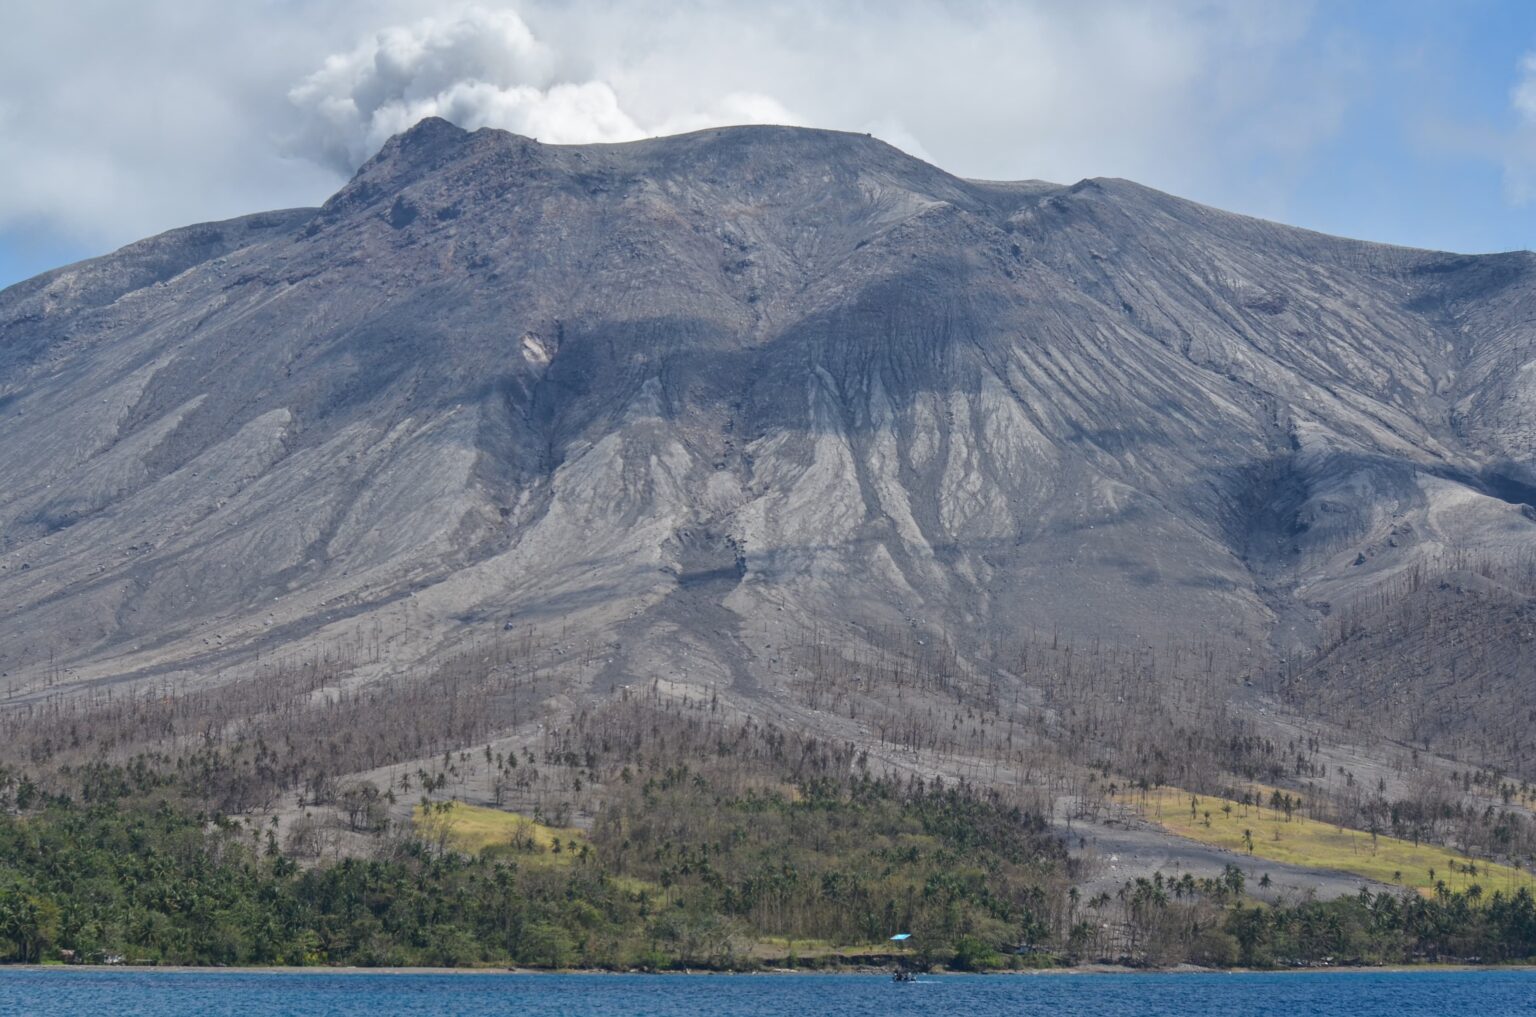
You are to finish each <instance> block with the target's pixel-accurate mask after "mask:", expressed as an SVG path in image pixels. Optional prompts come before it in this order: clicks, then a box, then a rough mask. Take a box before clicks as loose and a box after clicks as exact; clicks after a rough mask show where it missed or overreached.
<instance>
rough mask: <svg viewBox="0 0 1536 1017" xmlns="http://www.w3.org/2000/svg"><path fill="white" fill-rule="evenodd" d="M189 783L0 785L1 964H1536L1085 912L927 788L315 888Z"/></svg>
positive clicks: (1165, 916)
mask: <svg viewBox="0 0 1536 1017" xmlns="http://www.w3.org/2000/svg"><path fill="white" fill-rule="evenodd" d="M183 772H185V771H183ZM184 779H185V778H184V777H183V776H178V775H177V773H176V772H175V771H173V770H166V769H162V768H157V767H155V766H151V765H148V764H146V763H144V762H142V761H140V762H138V763H135V764H132V765H128V766H107V765H93V766H89V767H84V768H79V769H76V770H73V771H69V772H68V773H67V774H64V775H62V776H61V778H60V780H59V781H58V786H56V787H43V786H39V785H37V784H34V783H33V782H32V781H30V780H26V779H24V778H22V777H20V776H19V775H18V774H16V773H14V772H8V773H4V774H0V788H3V793H0V805H3V809H0V813H3V814H0V958H4V959H8V960H11V961H32V962H37V961H48V960H54V959H58V958H60V957H62V956H65V953H64V951H71V952H73V954H74V955H75V956H77V957H79V958H81V959H87V960H92V959H94V960H99V959H103V958H106V957H109V956H121V957H123V958H124V959H126V960H127V961H129V962H153V963H183V964H358V965H405V964H430V965H452V966H459V965H487V964H496V965H505V964H519V965H530V966H540V967H608V968H642V969H664V968H671V967H681V966H688V967H716V968H750V967H755V966H760V965H762V964H763V963H767V962H771V963H785V962H793V961H795V960H796V959H798V960H800V962H802V963H809V962H823V963H824V962H832V961H835V960H836V959H839V958H841V959H843V960H847V959H849V958H855V957H857V956H858V954H859V949H858V947H859V946H860V945H864V948H865V949H868V946H867V945H868V944H878V943H881V942H883V941H884V940H885V938H886V937H887V936H888V935H889V934H891V933H892V932H894V931H910V932H912V933H913V934H914V942H915V943H916V944H917V947H916V949H915V952H914V954H913V957H912V959H913V960H914V961H915V962H917V963H921V964H943V965H948V966H950V967H953V968H957V969H971V970H976V969H989V968H1002V967H1017V966H1021V965H1023V964H1026V963H1027V964H1031V965H1040V964H1056V963H1069V962H1074V961H1087V960H1098V959H1110V960H1122V961H1129V962H1131V963H1146V964H1165V963H1173V962H1177V961H1183V960H1191V961H1195V962H1200V963H1206V964H1214V965H1237V964H1242V965H1251V966H1269V965H1290V964H1303V963H1350V962H1360V963H1381V962H1403V961H1413V960H1434V959H1439V960H1445V959H1464V960H1473V959H1476V960H1481V961H1484V962H1498V961H1511V960H1522V959H1528V958H1531V957H1532V956H1533V955H1536V904H1533V901H1532V898H1531V896H1530V895H1529V894H1528V893H1527V892H1526V891H1525V890H1520V891H1519V892H1518V893H1516V894H1514V895H1512V896H1510V895H1505V894H1502V893H1492V894H1488V895H1486V896H1485V895H1484V894H1482V893H1481V892H1479V891H1478V890H1477V888H1476V887H1470V888H1468V889H1466V890H1465V891H1464V892H1459V893H1454V892H1442V893H1440V894H1439V895H1438V896H1435V897H1432V898H1421V897H1418V896H1415V895H1404V896H1395V895H1392V894H1388V893H1381V894H1370V893H1367V892H1364V891H1362V892H1361V894H1360V895H1358V896H1353V897H1345V898H1342V899H1339V900H1336V901H1330V902H1307V903H1302V904H1299V905H1296V906H1290V907H1271V906H1265V905H1259V904H1256V903H1254V902H1252V901H1249V900H1248V899H1247V898H1246V897H1245V896H1244V893H1243V890H1244V877H1243V875H1242V873H1241V872H1239V871H1237V870H1236V869H1229V870H1228V871H1227V873H1226V874H1225V875H1224V876H1223V877H1220V878H1215V879H1205V880H1196V879H1192V878H1190V877H1185V878H1183V879H1181V880H1178V881H1172V880H1164V879H1162V878H1160V877H1158V878H1154V879H1151V880H1138V881H1135V882H1133V883H1129V884H1126V885H1125V886H1123V887H1121V888H1120V890H1119V891H1118V892H1117V893H1115V894H1109V893H1101V894H1099V895H1097V896H1095V897H1093V898H1092V899H1083V898H1082V897H1080V895H1079V894H1078V893H1077V892H1076V891H1075V890H1073V889H1072V884H1073V877H1074V871H1073V867H1074V863H1073V862H1072V861H1071V860H1070V859H1069V858H1068V856H1067V854H1066V852H1065V850H1064V849H1063V847H1062V845H1061V844H1060V842H1059V841H1058V840H1057V839H1056V838H1055V837H1053V836H1052V835H1051V834H1050V833H1049V831H1048V828H1047V825H1046V824H1045V823H1044V821H1043V820H1042V819H1041V818H1040V817H1038V816H1034V815H1030V814H1029V813H1027V812H1025V811H1023V810H1021V809H1020V808H1019V807H1018V806H1017V805H1015V804H1010V803H1009V802H1008V801H1006V800H1005V799H1003V798H1001V797H999V796H998V795H997V794H995V793H991V792H982V791H978V790H976V789H973V788H969V787H965V786H944V785H943V784H941V783H938V782H931V783H925V782H923V781H921V780H916V779H914V780H911V781H908V782H900V781H895V780H890V779H877V778H869V777H862V776H861V777H853V778H850V779H847V780H842V781H834V780H827V779H818V780H812V781H807V782H805V783H803V784H800V785H778V786H765V787H764V788H762V789H760V790H759V789H754V790H749V791H747V792H745V793H741V792H731V793H725V792H723V791H720V790H717V789H716V788H715V787H714V786H712V784H711V782H710V781H709V779H707V777H705V776H704V775H702V774H699V773H692V772H690V771H689V770H688V769H687V768H685V767H677V768H674V769H670V770H663V771H661V772H658V773H655V774H650V775H637V776H636V777H635V779H634V780H633V781H631V782H629V783H626V784H625V787H624V791H623V792H622V793H619V794H616V795H615V796H614V799H613V801H612V802H611V803H610V804H609V805H608V806H606V807H605V808H604V810H603V811H602V813H601V814H600V815H599V816H598V817H597V820H596V822H595V823H594V825H593V827H592V830H591V831H590V834H589V835H588V836H587V837H586V838H584V839H583V840H582V842H581V843H580V844H577V843H576V842H574V841H573V842H571V843H569V844H566V845H561V844H560V843H559V842H558V841H557V842H555V844H553V845H547V844H544V845H540V844H535V843H533V842H531V841H530V842H529V843H526V844H515V843H514V844H505V845H498V846H496V847H493V848H488V849H486V850H483V851H481V852H480V853H479V854H478V855H477V856H475V857H468V856H464V855H462V854H460V853H456V852H455V851H453V850H445V849H444V847H443V845H442V844H441V843H439V844H435V845H434V844H433V843H431V842H430V838H423V837H421V836H419V835H418V834H417V833H416V832H409V831H398V830H397V831H395V832H394V833H393V834H389V835H381V836H379V837H378V838H377V841H376V843H375V845H374V850H373V851H372V852H371V855H370V856H369V857H356V858H345V859H341V860H338V861H333V862H330V863H324V864H308V863H301V862H300V861H297V860H295V859H294V858H293V857H291V856H290V855H289V854H288V853H286V851H285V850H284V848H283V846H282V845H281V843H280V841H279V839H278V837H277V836H276V835H275V834H274V833H273V831H272V830H271V828H270V827H266V826H263V825H262V824H260V823H252V822H248V821H245V820H240V819H235V818H232V817H228V816H221V815H217V814H210V813H208V812H206V811H204V810H203V809H201V808H199V807H198V806H197V805H196V804H195V801H194V800H193V799H191V798H188V797H187V796H186V795H185V791H184V788H183V781H184ZM557 854H558V855H560V856H561V857H558V858H556V857H555V855H557ZM797 943H798V944H799V945H798V947H797ZM817 944H819V945H820V946H821V947H822V949H821V951H820V952H819V953H818V952H817V951H815V950H811V949H809V948H810V947H812V946H813V945H817ZM797 951H803V955H802V953H800V952H797Z"/></svg>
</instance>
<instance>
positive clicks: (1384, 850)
mask: <svg viewBox="0 0 1536 1017" xmlns="http://www.w3.org/2000/svg"><path fill="white" fill-rule="evenodd" d="M1248 790H1250V791H1252V792H1254V794H1255V797H1258V798H1261V799H1262V800H1263V801H1265V802H1268V801H1269V796H1270V795H1271V794H1272V793H1273V792H1274V790H1275V789H1274V788H1270V787H1265V786H1263V785H1259V784H1255V785H1252V786H1250V787H1249V788H1248ZM1292 798H1293V800H1295V798H1296V796H1294V795H1293V796H1292ZM1192 799H1193V803H1194V804H1193V808H1192V807H1191V800H1192ZM1125 803H1126V804H1128V805H1131V806H1133V807H1135V808H1136V809H1138V810H1139V811H1140V812H1141V814H1142V815H1143V816H1145V818H1147V819H1149V820H1151V821H1152V822H1154V823H1156V824H1157V825H1159V826H1161V827H1162V828H1163V829H1165V830H1167V831H1168V832H1170V833H1176V834H1178V835H1179V836H1181V837H1187V838H1189V839H1190V840H1195V841H1199V842H1200V843H1202V844H1210V845H1213V846H1216V847H1221V848H1226V849H1227V850H1229V851H1234V852H1236V853H1238V854H1245V855H1250V856H1251V857H1253V858H1262V859H1265V860H1268V861H1273V862H1283V863H1286V864H1289V865H1297V866H1302V867H1305V868H1309V869H1331V870H1333V871H1336V872H1349V873H1353V874H1355V875H1358V876H1364V877H1366V878H1367V879H1374V880H1376V881H1378V882H1382V883H1396V884H1397V885H1399V886H1405V887H1414V888H1415V889H1417V890H1419V891H1420V892H1421V893H1429V892H1433V890H1434V887H1435V884H1436V883H1440V882H1443V883H1445V885H1446V886H1447V887H1448V888H1450V889H1452V890H1465V889H1467V888H1468V887H1470V886H1472V885H1473V884H1476V885H1478V886H1481V887H1482V889H1483V890H1484V892H1486V893H1492V892H1493V891H1495V890H1504V891H1506V892H1509V891H1511V890H1514V889H1516V888H1518V887H1521V886H1531V885H1532V878H1531V874H1530V873H1529V872H1524V871H1521V870H1518V869H1514V868H1511V867H1509V866H1507V865H1496V864H1494V863H1492V862H1485V861H1479V860H1476V859H1471V858H1464V857H1460V856H1458V855H1456V854H1455V852H1453V851H1451V850H1450V849H1448V848H1445V847H1441V846H1437V845H1432V844H1414V843H1412V842H1411V841H1406V840H1398V839H1397V838H1395V837H1385V836H1380V835H1377V836H1375V837H1373V836H1371V834H1369V833H1366V832H1363V831H1361V830H1351V829H1348V828H1346V827H1339V826H1334V825H1332V824H1331V823H1321V822H1317V821H1315V820H1311V819H1305V818H1303V817H1302V816H1301V815H1300V810H1299V809H1297V810H1295V811H1293V812H1292V814H1291V816H1290V818H1287V817H1286V814H1285V813H1284V812H1283V811H1281V810H1279V809H1273V808H1270V807H1268V806H1267V805H1265V806H1262V807H1261V806H1256V805H1244V804H1242V803H1241V802H1238V801H1233V800H1231V799H1227V798H1217V797H1214V796H1211V795H1191V794H1190V792H1188V791H1184V790H1182V789H1180V788H1173V787H1161V788H1156V789H1154V790H1153V791H1150V792H1148V793H1147V794H1146V795H1144V796H1143V795H1140V794H1136V795H1134V796H1133V797H1129V798H1127V799H1126V800H1125ZM1431 873H1433V875H1431Z"/></svg>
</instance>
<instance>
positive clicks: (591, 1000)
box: [0, 969, 1536, 1017]
mask: <svg viewBox="0 0 1536 1017" xmlns="http://www.w3.org/2000/svg"><path fill="white" fill-rule="evenodd" d="M404 1014H410V1015H420V1017H482V1015H492V1014H495V1015H512V1017H696V1015H722V1017H724V1015H730V1017H778V1015H792V1017H820V1015H828V1017H906V1015H912V1017H918V1015H921V1017H941V1015H948V1014H956V1015H962V1017H994V1015H995V1017H1034V1015H1049V1017H1184V1015H1195V1017H1204V1015H1210V1017H1278V1015H1285V1017H1292V1015H1308V1017H1330V1015H1335V1014H1337V1015H1340V1017H1346V1015H1347V1017H1447V1015H1459V1014H1467V1015H1475V1017H1505V1015H1515V1014H1521V1015H1530V1014H1536V972H1528V971H1473V972H1467V971H1416V972H1407V973H1398V972H1390V973H1389V972H1316V973H1314V972H1305V973H1294V974H1291V973H1287V974H1231V975H1227V974H1169V975H1043V976H1006V975H994V976H970V977H967V976H930V977H928V978H925V979H924V980H923V981H921V982H919V983H917V984H915V985H897V984H893V983H892V982H891V981H889V980H888V979H887V978H885V977H883V976H878V975H867V976H866V975H838V976H832V975H697V976H665V975H649V976H647V975H522V974H507V975H424V974H324V973H311V972H292V973H288V972H284V973H275V974H251V973H244V972H241V973H235V972H227V973H224V972H155V971H144V972H140V971H122V972H116V971H112V972H105V971H68V970H59V971H39V970H15V969H13V970H10V971H5V970H0V1015H4V1017H11V1015H18V1017H19V1015H26V1017H54V1015H60V1017H62V1015H69V1017H81V1015H84V1017H194V1015H195V1017H225V1015H229V1017H234V1015H241V1017H244V1015H251V1017H256V1015H260V1017H354V1015H356V1017H394V1015H404Z"/></svg>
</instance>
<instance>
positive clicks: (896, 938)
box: [891, 932, 912, 943]
mask: <svg viewBox="0 0 1536 1017" xmlns="http://www.w3.org/2000/svg"><path fill="white" fill-rule="evenodd" d="M911 938H912V933H910V932H898V933H896V935H894V936H892V937H891V942H892V943H900V942H901V941H902V940H904V939H911Z"/></svg>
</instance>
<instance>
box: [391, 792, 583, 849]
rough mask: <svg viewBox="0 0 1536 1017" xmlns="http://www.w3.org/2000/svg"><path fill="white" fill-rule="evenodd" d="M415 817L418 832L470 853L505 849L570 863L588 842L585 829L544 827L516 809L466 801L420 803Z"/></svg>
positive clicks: (430, 838)
mask: <svg viewBox="0 0 1536 1017" xmlns="http://www.w3.org/2000/svg"><path fill="white" fill-rule="evenodd" d="M444 806H446V808H445V807H444ZM412 819H413V822H414V823H415V825H416V830H417V832H418V833H420V834H421V835H422V836H424V837H426V838H427V839H428V840H432V839H434V838H437V839H440V840H442V841H444V843H445V844H446V845H447V846H448V847H451V848H452V849H454V850H455V851H462V852H463V853H465V854H470V855H477V854H479V853H481V852H482V851H484V850H486V849H487V848H493V849H494V848H504V849H507V850H509V851H514V852H518V853H520V854H526V855H529V856H531V857H535V858H544V859H546V860H548V861H549V862H551V863H555V864H569V863H570V862H572V861H574V860H575V859H576V858H577V857H578V855H579V852H580V850H581V848H582V847H584V846H585V845H586V844H587V835H586V832H585V831H583V830H578V829H576V828H574V827H561V826H545V825H544V824H543V823H538V822H535V821H534V820H532V819H529V818H528V817H527V816H521V815H518V814H517V813H515V812H503V811H502V810H501V809H488V808H484V807H482V806H479V805H466V804H464V803H463V802H444V803H440V804H438V805H435V806H433V807H432V808H431V809H430V810H424V809H423V808H422V806H420V805H418V806H416V808H415V810H414V812H413V813H412ZM557 844H558V847H557ZM572 845H575V849H574V850H572Z"/></svg>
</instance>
